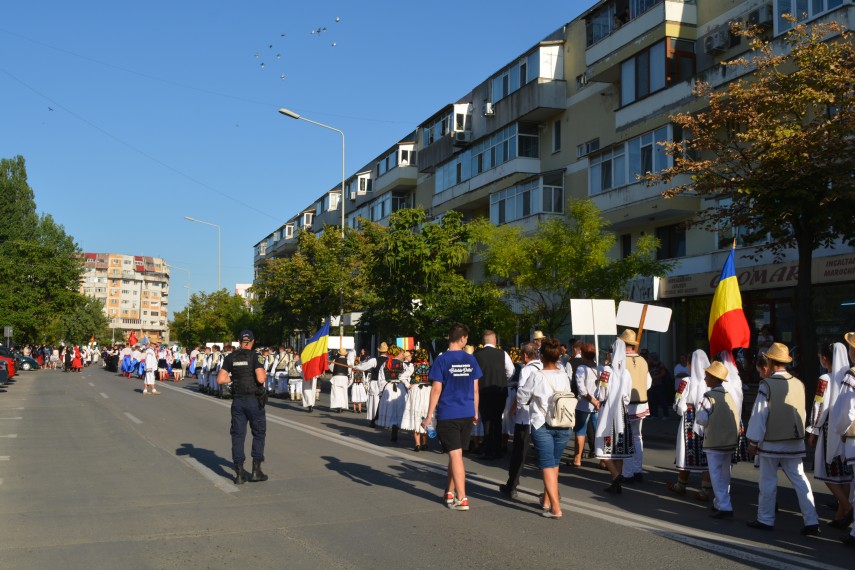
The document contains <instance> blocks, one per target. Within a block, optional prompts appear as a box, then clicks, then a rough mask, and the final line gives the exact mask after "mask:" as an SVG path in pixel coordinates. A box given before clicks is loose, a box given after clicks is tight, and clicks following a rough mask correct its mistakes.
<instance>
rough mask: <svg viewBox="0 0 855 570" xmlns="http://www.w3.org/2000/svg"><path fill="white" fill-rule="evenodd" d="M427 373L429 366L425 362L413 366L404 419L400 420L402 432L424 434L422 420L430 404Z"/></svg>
mask: <svg viewBox="0 0 855 570" xmlns="http://www.w3.org/2000/svg"><path fill="white" fill-rule="evenodd" d="M429 372H430V364H428V363H427V362H417V363H416V364H415V367H414V370H413V374H412V376H410V387H409V388H408V389H407V395H406V404H405V405H404V419H403V420H401V429H402V430H406V431H414V432H416V433H425V429H424V428H423V427H422V419H424V418H425V417H427V413H428V407H429V404H430V381H429V380H428V373H429Z"/></svg>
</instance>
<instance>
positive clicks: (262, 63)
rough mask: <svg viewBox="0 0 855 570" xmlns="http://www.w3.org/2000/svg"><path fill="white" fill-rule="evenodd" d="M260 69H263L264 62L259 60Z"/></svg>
mask: <svg viewBox="0 0 855 570" xmlns="http://www.w3.org/2000/svg"><path fill="white" fill-rule="evenodd" d="M261 69H264V62H263V61H262V62H261Z"/></svg>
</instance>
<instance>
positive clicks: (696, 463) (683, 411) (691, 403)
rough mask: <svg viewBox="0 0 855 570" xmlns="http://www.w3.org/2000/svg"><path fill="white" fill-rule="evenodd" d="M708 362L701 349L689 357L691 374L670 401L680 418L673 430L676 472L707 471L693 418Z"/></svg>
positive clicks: (701, 398)
mask: <svg viewBox="0 0 855 570" xmlns="http://www.w3.org/2000/svg"><path fill="white" fill-rule="evenodd" d="M709 365H710V360H709V358H708V357H707V355H706V353H705V352H704V351H703V350H696V351H695V352H694V353H693V354H692V370H691V374H690V375H689V376H687V377H685V378H683V380H681V381H680V385H679V387H678V388H677V394H676V396H675V400H674V411H676V412H677V415H679V416H680V425H679V427H678V428H677V448H676V456H675V460H674V464H675V465H676V466H677V469H681V470H685V471H690V472H693V473H702V472H704V471H706V470H707V459H706V456H705V455H704V453H703V444H704V436H703V432H702V430H697V432H700V433H697V432H696V430H695V429H694V428H695V415H696V414H697V412H698V409H699V407H700V405H701V402H703V400H704V394H705V393H706V391H707V385H706V382H704V375H705V372H704V370H705V369H706V368H709Z"/></svg>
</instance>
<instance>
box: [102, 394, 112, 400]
mask: <svg viewBox="0 0 855 570" xmlns="http://www.w3.org/2000/svg"><path fill="white" fill-rule="evenodd" d="M101 397H102V398H104V399H105V400H109V399H110V396H108V395H107V394H105V393H104V392H101Z"/></svg>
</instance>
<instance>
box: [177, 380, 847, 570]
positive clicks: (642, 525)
mask: <svg viewBox="0 0 855 570" xmlns="http://www.w3.org/2000/svg"><path fill="white" fill-rule="evenodd" d="M164 387H165V388H168V389H170V390H175V391H176V392H179V393H181V394H185V395H187V396H192V397H195V398H200V399H202V400H205V401H208V402H211V403H213V404H217V405H220V406H223V407H226V408H228V407H231V404H229V403H227V402H223V401H222V400H215V399H212V398H211V397H210V396H205V395H202V394H198V393H196V392H192V391H188V390H186V389H183V388H178V387H172V386H164ZM267 421H268V422H270V423H275V424H278V425H281V426H283V427H288V428H291V429H295V430H297V431H301V432H303V433H306V434H309V435H313V436H315V437H318V438H320V439H325V440H327V441H331V442H334V443H337V444H339V445H343V446H345V447H349V448H352V449H355V450H357V451H360V452H362V453H369V454H371V455H375V456H377V457H382V458H384V459H387V460H392V461H397V462H399V463H402V464H406V465H408V466H411V467H417V468H421V469H424V470H427V471H431V472H433V473H436V474H438V475H445V474H446V472H447V466H446V465H442V464H439V463H436V462H434V461H430V460H426V459H422V458H419V459H416V458H413V457H411V456H409V455H407V454H405V453H404V452H403V451H398V450H395V449H389V448H384V447H380V446H378V445H375V444H373V443H369V442H366V441H361V440H356V439H355V438H353V437H350V438H348V437H347V436H344V435H340V434H337V433H333V432H330V431H327V430H324V429H320V428H315V427H311V426H306V425H303V424H301V423H299V422H295V421H293V420H288V419H285V418H282V417H279V416H275V415H273V414H271V413H269V412H268V414H267ZM354 440H355V442H354ZM200 466H201V464H200ZM201 467H202V469H205V471H206V472H207V473H204V475H205V476H206V477H207V478H209V479H211V481H214V480H215V479H216V482H218V483H220V484H221V485H222V486H224V487H226V488H228V489H231V492H234V491H237V489H235V488H234V487H233V486H229V483H227V482H226V481H225V480H223V478H222V477H219V476H217V475H216V474H215V473H213V472H212V471H210V470H208V469H207V468H205V467H204V466H201ZM209 475H210V476H209ZM212 477H213V478H215V479H213V478H212ZM466 482H467V484H471V485H476V486H478V487H481V488H483V489H487V490H495V489H496V487H497V486H498V485H499V484H500V483H504V480H502V481H499V480H496V479H492V478H490V477H485V476H483V475H477V474H475V475H473V476H471V477H470V475H469V474H468V473H467V478H466ZM221 485H217V486H218V488H221V489H222V487H221ZM517 490H518V491H519V492H521V493H528V494H529V495H531V496H532V497H536V496H537V495H538V493H539V492H540V491H539V490H534V489H528V488H524V487H518V488H517ZM227 492H228V491H227ZM561 504H562V505H564V506H566V507H567V508H568V509H571V510H572V511H573V512H574V513H578V514H580V515H582V516H590V517H594V518H598V519H601V520H603V521H606V522H609V523H612V524H618V525H621V526H627V527H631V528H635V529H638V530H642V531H646V532H650V533H652V534H656V535H658V536H661V537H664V538H668V539H671V540H674V541H677V542H681V543H683V544H686V545H689V546H692V547H694V548H698V549H701V550H706V551H709V552H712V553H713V554H721V555H724V556H730V557H732V558H735V559H737V560H746V561H748V562H749V563H751V564H755V565H762V566H766V567H770V568H781V569H785V570H790V569H796V568H816V569H817V570H825V569H827V570H844V569H843V568H840V567H836V566H830V565H828V564H825V563H821V562H815V561H813V560H811V559H810V558H807V557H804V556H798V555H795V554H791V553H789V552H786V551H783V550H779V549H777V547H772V546H770V545H769V544H766V543H761V542H755V541H752V540H747V539H741V538H737V537H733V536H730V535H724V534H718V533H715V532H713V531H710V530H704V529H693V528H690V527H687V526H685V525H680V524H673V523H669V522H666V521H663V520H660V519H656V518H652V517H646V516H644V515H637V514H634V513H631V512H629V511H626V510H623V509H618V508H614V507H611V506H606V505H602V504H600V503H594V502H587V501H578V500H574V501H573V502H572V503H571V502H569V501H562V502H561ZM725 545H727V546H725Z"/></svg>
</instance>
